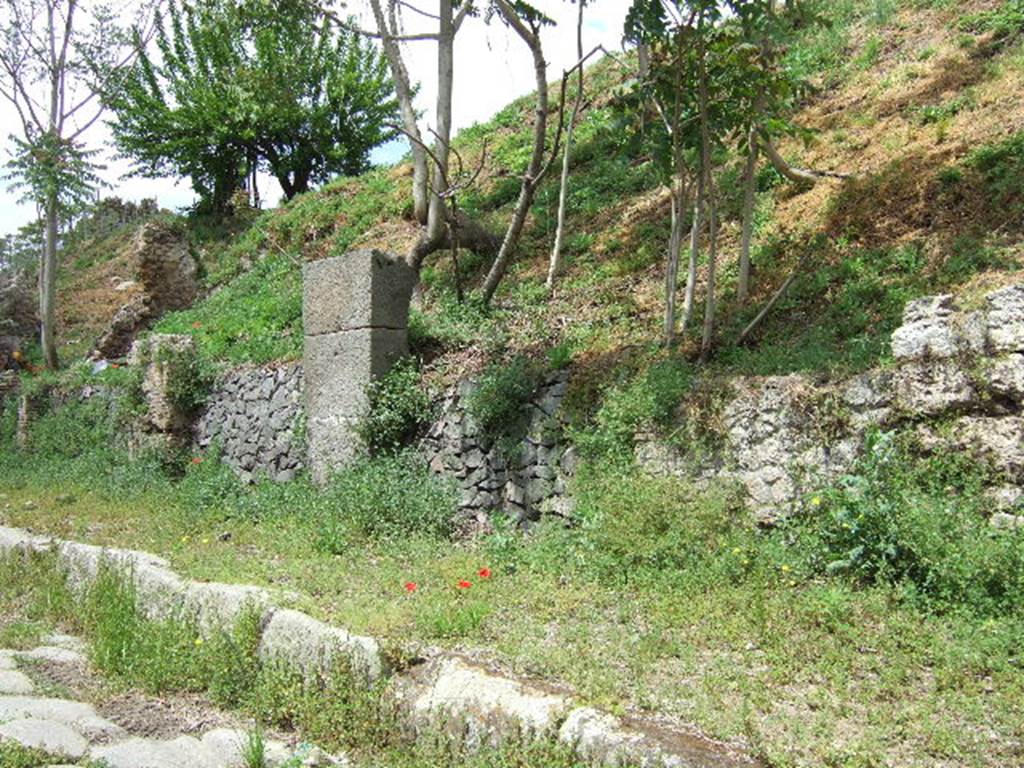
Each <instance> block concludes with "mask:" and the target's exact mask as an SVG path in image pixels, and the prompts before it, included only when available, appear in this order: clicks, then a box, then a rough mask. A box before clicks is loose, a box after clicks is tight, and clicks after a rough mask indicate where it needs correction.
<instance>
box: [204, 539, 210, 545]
mask: <svg viewBox="0 0 1024 768" xmlns="http://www.w3.org/2000/svg"><path fill="white" fill-rule="evenodd" d="M202 543H203V544H209V543H210V540H209V539H203V542H202Z"/></svg>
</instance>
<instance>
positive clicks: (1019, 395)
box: [985, 353, 1024, 403]
mask: <svg viewBox="0 0 1024 768" xmlns="http://www.w3.org/2000/svg"><path fill="white" fill-rule="evenodd" d="M985 373H986V378H987V381H988V386H989V388H990V389H991V390H992V391H993V392H994V393H996V394H997V395H1002V396H1003V397H1008V398H1010V399H1011V400H1014V401H1015V402H1018V403H1020V402H1024V354H1020V353H1014V354H1010V355H1004V356H1003V357H1000V358H998V359H996V360H994V361H992V364H991V365H990V366H989V368H988V369H987V371H986V372H985Z"/></svg>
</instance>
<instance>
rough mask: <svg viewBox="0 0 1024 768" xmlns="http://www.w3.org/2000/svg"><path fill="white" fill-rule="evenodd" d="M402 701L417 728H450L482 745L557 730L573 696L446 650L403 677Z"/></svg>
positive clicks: (469, 745)
mask: <svg viewBox="0 0 1024 768" xmlns="http://www.w3.org/2000/svg"><path fill="white" fill-rule="evenodd" d="M399 701H400V703H401V708H402V711H404V713H405V714H406V718H407V720H408V722H409V724H410V725H411V726H412V730H413V731H414V732H417V733H419V732H431V731H436V730H438V729H448V730H449V731H451V732H452V733H453V735H456V736H457V737H460V738H462V739H464V740H465V742H466V743H465V746H466V747H467V748H468V749H470V750H474V749H478V748H480V747H484V746H488V745H495V746H496V745H498V744H500V743H501V742H502V741H503V740H504V739H506V738H511V739H527V740H532V739H538V738H542V737H544V736H552V735H554V734H555V733H556V731H557V728H558V725H559V723H560V722H561V720H562V718H563V717H564V716H565V714H566V713H567V712H568V711H569V710H570V708H571V704H572V699H571V698H570V696H569V695H568V694H566V693H563V692H561V691H557V690H555V689H553V688H551V687H544V688H541V687H535V686H532V685H530V684H528V683H525V682H523V681H521V680H516V679H513V678H510V677H505V676H503V675H499V674H496V673H494V672H491V671H490V670H488V669H486V668H484V667H482V666H480V665H478V664H476V663H474V662H471V661H469V660H468V659H464V658H462V657H458V656H454V655H451V656H447V655H446V656H440V657H437V658H435V659H433V660H431V661H430V662H428V663H427V664H424V665H422V666H421V667H419V668H416V669H415V670H414V671H413V672H412V673H411V675H410V676H409V678H408V679H407V680H405V681H402V684H401V688H400V690H399Z"/></svg>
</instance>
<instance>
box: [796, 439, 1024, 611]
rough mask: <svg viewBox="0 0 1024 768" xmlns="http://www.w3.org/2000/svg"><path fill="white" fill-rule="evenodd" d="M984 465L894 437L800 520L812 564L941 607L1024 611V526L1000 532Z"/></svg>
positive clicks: (874, 448) (874, 446)
mask: <svg viewBox="0 0 1024 768" xmlns="http://www.w3.org/2000/svg"><path fill="white" fill-rule="evenodd" d="M983 480H984V477H983V472H981V471H980V470H979V469H978V467H977V466H976V465H975V464H974V463H973V462H972V461H971V460H970V459H969V458H966V457H963V456H960V455H958V454H952V455H943V456H938V457H929V458H919V457H914V456H913V454H912V453H911V447H910V446H909V445H908V444H906V443H905V442H904V441H901V440H900V439H899V438H897V437H896V436H894V435H893V434H879V435H875V436H872V437H871V438H870V439H869V441H868V444H867V450H866V454H865V457H864V459H863V460H862V461H860V462H859V464H858V465H857V467H856V469H855V471H854V472H853V473H851V474H850V475H848V476H846V477H844V478H842V480H841V481H840V482H839V483H838V485H837V487H836V488H835V489H834V490H832V491H829V492H827V493H823V494H821V495H820V496H815V497H814V498H813V499H812V507H813V509H814V513H813V514H809V515H807V516H806V517H805V518H803V519H801V520H797V521H794V522H793V523H792V525H793V527H794V528H796V529H797V530H798V531H799V536H800V537H801V539H802V541H803V546H804V547H806V551H807V554H808V562H809V564H810V567H811V569H812V571H815V572H818V573H821V574H843V575H846V576H849V577H852V578H853V579H855V580H856V581H858V582H861V583H864V584H890V585H895V586H897V587H900V588H901V589H903V591H904V592H905V594H906V595H907V596H908V597H909V598H910V599H912V600H914V601H917V602H920V603H922V604H923V605H925V606H926V607H928V608H931V609H939V610H950V609H956V610H967V611H971V612H976V613H979V614H983V615H989V614H991V615H998V614H1004V613H1020V612H1022V611H1024V533H1022V532H1019V531H998V530H993V529H992V527H991V526H990V525H989V523H988V521H987V519H986V512H987V510H986V509H985V507H986V503H987V502H986V501H985V497H984V494H983V488H984V485H983Z"/></svg>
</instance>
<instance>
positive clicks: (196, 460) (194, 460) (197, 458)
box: [192, 456, 203, 464]
mask: <svg viewBox="0 0 1024 768" xmlns="http://www.w3.org/2000/svg"><path fill="white" fill-rule="evenodd" d="M192 463H193V464H202V463H203V457H202V456H193V457H192Z"/></svg>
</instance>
